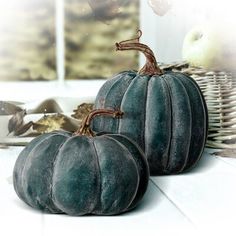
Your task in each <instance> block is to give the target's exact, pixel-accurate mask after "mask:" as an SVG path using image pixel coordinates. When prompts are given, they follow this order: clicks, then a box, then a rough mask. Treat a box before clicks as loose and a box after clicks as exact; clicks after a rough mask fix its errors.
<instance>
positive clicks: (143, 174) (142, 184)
mask: <svg viewBox="0 0 236 236" xmlns="http://www.w3.org/2000/svg"><path fill="white" fill-rule="evenodd" d="M107 136H109V137H111V138H113V139H114V138H115V139H116V140H117V141H118V142H121V143H122V144H123V145H124V146H125V147H126V148H127V146H128V148H127V149H128V151H129V152H130V154H131V155H132V156H134V157H135V155H133V153H132V151H130V146H131V145H132V147H136V149H137V150H138V152H139V153H140V154H139V155H140V157H141V156H142V154H143V156H142V157H141V158H134V161H135V162H136V164H137V169H138V172H139V176H140V179H139V184H138V189H137V193H136V196H135V198H134V200H133V201H132V203H131V204H130V205H129V207H128V208H127V210H128V211H129V210H131V209H133V208H134V207H136V206H137V204H138V203H139V201H140V199H142V198H143V195H144V192H146V189H147V186H148V182H149V176H150V172H149V166H148V163H147V160H146V158H145V156H144V155H145V154H144V152H143V150H142V149H141V148H140V147H139V146H138V145H137V144H136V143H135V142H134V141H133V140H132V139H130V138H128V137H126V136H124V135H122V134H119V135H116V134H108V135H107ZM121 140H122V141H121ZM123 140H124V141H123ZM130 144H131V145H130ZM136 149H134V150H136ZM140 160H141V164H140ZM143 164H144V165H145V167H144V168H143V166H142V165H143Z"/></svg>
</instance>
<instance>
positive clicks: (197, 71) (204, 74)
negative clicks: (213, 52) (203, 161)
mask: <svg viewBox="0 0 236 236" xmlns="http://www.w3.org/2000/svg"><path fill="white" fill-rule="evenodd" d="M161 68H162V69H164V70H172V71H181V72H183V73H186V74H188V75H190V76H191V77H192V78H194V79H195V80H196V82H197V83H198V85H199V87H200V88H201V90H202V92H203V95H204V97H205V99H206V103H207V107H208V115H209V132H208V140H207V147H212V148H231V149H232V148H236V72H223V71H207V70H205V69H202V68H196V67H190V66H189V65H188V64H187V63H176V64H171V65H161Z"/></svg>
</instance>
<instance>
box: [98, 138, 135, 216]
mask: <svg viewBox="0 0 236 236" xmlns="http://www.w3.org/2000/svg"><path fill="white" fill-rule="evenodd" d="M98 138H102V136H100V137H99V136H98ZM103 138H105V139H108V140H110V141H112V142H113V143H115V144H116V145H117V146H119V147H121V150H125V151H126V153H127V154H128V157H129V160H131V161H132V163H133V164H134V165H135V167H136V168H135V171H136V177H137V178H138V181H137V184H136V187H135V193H134V194H132V197H131V199H130V201H129V203H128V204H127V205H128V206H129V205H130V204H132V202H133V200H134V198H135V196H136V193H137V190H138V183H139V173H138V170H137V165H136V162H135V161H134V159H133V158H132V155H131V154H130V152H129V151H128V150H127V148H124V145H121V144H120V143H119V142H118V141H117V140H116V139H114V138H112V137H110V136H106V137H103ZM94 145H95V147H96V143H95V142H94ZM96 149H97V148H96ZM126 159H127V155H126ZM101 183H102V181H101ZM101 197H102V194H101ZM127 205H126V207H122V209H121V210H120V211H119V213H118V214H121V213H123V212H125V211H127V210H126V209H127V208H128V206H127ZM113 206H114V203H113V204H112V205H111V206H110V208H112V207H113ZM102 207H103V206H102ZM109 211H110V210H109ZM114 214H115V213H114V212H111V211H110V212H107V213H104V212H103V213H102V215H114ZM116 214H117V213H116Z"/></svg>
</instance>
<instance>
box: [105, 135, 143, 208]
mask: <svg viewBox="0 0 236 236" xmlns="http://www.w3.org/2000/svg"><path fill="white" fill-rule="evenodd" d="M114 136H115V135H114ZM114 136H113V137H111V136H106V138H107V139H110V140H112V141H114V142H115V143H116V144H117V145H118V146H120V147H121V148H122V149H125V150H126V151H127V152H128V153H129V159H131V160H133V162H134V164H135V167H136V171H137V177H138V182H137V186H136V191H135V193H134V195H133V197H132V199H131V200H130V203H129V204H128V205H127V207H126V208H124V209H123V211H122V212H125V211H127V209H128V208H129V207H130V205H131V204H132V203H133V201H134V199H135V197H136V195H137V193H138V187H139V183H140V176H139V172H138V166H137V163H136V161H135V159H134V158H132V154H131V153H130V151H129V149H128V148H127V147H126V146H125V145H124V144H122V143H120V142H119V141H118V140H116V139H115V137H114Z"/></svg>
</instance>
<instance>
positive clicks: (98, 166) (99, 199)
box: [89, 139, 102, 213]
mask: <svg viewBox="0 0 236 236" xmlns="http://www.w3.org/2000/svg"><path fill="white" fill-rule="evenodd" d="M89 143H90V144H91V146H92V147H93V150H94V154H95V156H96V163H97V168H98V169H97V172H98V175H99V178H97V179H99V187H98V193H97V203H96V204H94V208H93V210H91V212H90V213H96V209H97V208H98V209H99V207H101V198H100V197H101V192H102V181H101V169H100V163H99V158H98V153H97V149H96V147H95V144H94V142H93V141H92V140H91V139H89Z"/></svg>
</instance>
